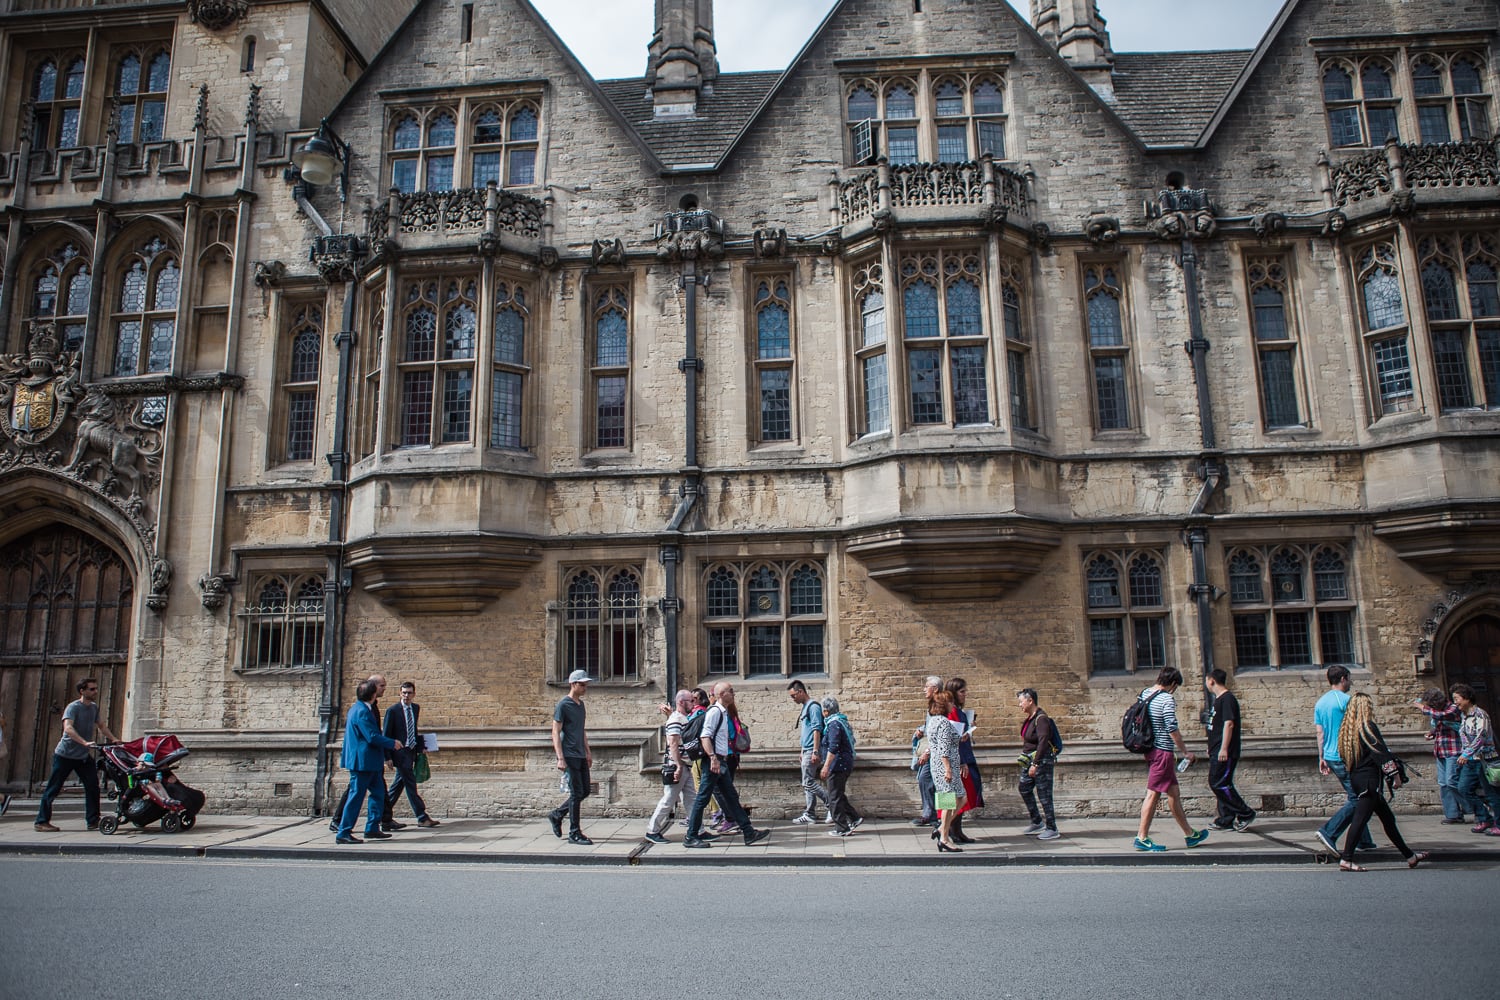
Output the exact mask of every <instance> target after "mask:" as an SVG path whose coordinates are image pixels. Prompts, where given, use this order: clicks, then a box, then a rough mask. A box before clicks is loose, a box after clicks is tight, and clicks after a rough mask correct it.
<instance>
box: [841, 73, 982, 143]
mask: <svg viewBox="0 0 1500 1000" xmlns="http://www.w3.org/2000/svg"><path fill="white" fill-rule="evenodd" d="M844 109H845V121H846V122H847V123H848V130H849V140H850V147H849V155H850V160H851V162H853V163H855V164H864V163H873V162H874V161H875V159H876V158H877V157H880V156H884V157H886V158H887V159H889V160H890V162H891V163H893V164H902V163H917V162H935V163H962V162H965V161H968V160H977V159H978V158H979V157H980V156H981V155H983V154H985V153H990V154H993V155H994V156H995V157H996V158H997V159H1004V157H1005V128H1006V120H1007V119H1006V104H1005V81H1004V78H1003V77H1002V76H1001V75H1000V74H999V73H995V72H990V71H984V72H972V71H962V72H960V71H940V72H939V71H933V70H928V69H921V70H913V71H911V72H907V73H892V74H889V75H879V76H866V77H860V78H857V79H854V80H850V81H848V82H847V83H846V85H845V88H844Z"/></svg>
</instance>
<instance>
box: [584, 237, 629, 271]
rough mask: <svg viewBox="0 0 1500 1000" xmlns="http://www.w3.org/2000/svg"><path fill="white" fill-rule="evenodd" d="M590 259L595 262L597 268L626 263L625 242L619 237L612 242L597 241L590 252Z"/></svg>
mask: <svg viewBox="0 0 1500 1000" xmlns="http://www.w3.org/2000/svg"><path fill="white" fill-rule="evenodd" d="M589 257H590V258H591V259H592V260H593V262H594V266H595V267H603V266H604V265H606V264H624V263H625V241H624V240H622V239H619V238H618V237H617V238H616V239H615V240H613V241H612V242H609V243H606V242H605V241H604V240H595V241H594V245H593V248H592V249H590V251H589Z"/></svg>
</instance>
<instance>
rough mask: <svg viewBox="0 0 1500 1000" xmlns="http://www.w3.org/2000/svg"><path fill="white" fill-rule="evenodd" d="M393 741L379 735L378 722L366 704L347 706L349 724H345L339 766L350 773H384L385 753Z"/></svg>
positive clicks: (360, 702) (393, 747) (357, 703)
mask: <svg viewBox="0 0 1500 1000" xmlns="http://www.w3.org/2000/svg"><path fill="white" fill-rule="evenodd" d="M395 748H396V741H395V740H393V739H391V738H390V737H388V736H383V735H381V732H380V720H379V719H377V718H375V710H374V709H373V708H371V707H370V706H369V704H367V703H366V702H363V701H356V702H355V703H354V704H353V705H351V706H349V721H348V722H346V723H345V724H344V754H343V758H342V759H341V760H340V762H339V763H340V764H341V765H342V766H343V767H345V768H347V769H349V770H350V771H384V770H385V752H386V751H387V750H394V749H395Z"/></svg>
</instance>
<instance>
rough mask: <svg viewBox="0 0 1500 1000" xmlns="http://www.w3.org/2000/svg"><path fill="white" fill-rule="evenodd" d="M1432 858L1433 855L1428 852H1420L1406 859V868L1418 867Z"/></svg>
mask: <svg viewBox="0 0 1500 1000" xmlns="http://www.w3.org/2000/svg"><path fill="white" fill-rule="evenodd" d="M1430 857H1432V855H1431V854H1430V853H1428V852H1427V851H1418V852H1417V853H1415V854H1413V855H1412V856H1411V857H1409V858H1407V859H1406V867H1408V868H1415V867H1417V865H1420V864H1421V863H1422V862H1424V861H1426V860H1427V859H1428V858H1430Z"/></svg>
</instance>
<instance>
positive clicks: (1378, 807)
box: [1339, 792, 1412, 861]
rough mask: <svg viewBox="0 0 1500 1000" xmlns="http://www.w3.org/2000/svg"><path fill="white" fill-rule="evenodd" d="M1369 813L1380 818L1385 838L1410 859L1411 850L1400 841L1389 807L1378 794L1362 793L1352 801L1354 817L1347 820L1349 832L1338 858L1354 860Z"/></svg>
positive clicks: (1394, 817) (1399, 832)
mask: <svg viewBox="0 0 1500 1000" xmlns="http://www.w3.org/2000/svg"><path fill="white" fill-rule="evenodd" d="M1371 813H1374V814H1375V815H1376V816H1379V817H1380V825H1381V826H1383V827H1385V835H1386V837H1387V838H1388V839H1389V840H1390V842H1391V843H1392V844H1394V845H1395V847H1396V850H1398V851H1400V852H1401V856H1402V857H1403V858H1409V857H1411V855H1412V850H1411V848H1410V847H1407V846H1406V841H1404V840H1402V839H1401V831H1400V830H1398V829H1396V814H1395V813H1393V812H1391V807H1390V806H1389V805H1388V804H1387V803H1386V801H1385V797H1384V796H1382V795H1381V794H1380V793H1379V792H1362V793H1361V794H1360V796H1359V798H1357V799H1355V800H1354V816H1353V818H1351V819H1350V820H1349V832H1348V833H1347V834H1346V835H1345V836H1344V850H1343V853H1341V854H1340V855H1339V857H1340V858H1342V859H1343V860H1345V861H1353V860H1354V845H1355V844H1357V843H1359V838H1361V837H1363V836H1364V835H1365V827H1367V826H1369V825H1370V814H1371Z"/></svg>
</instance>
